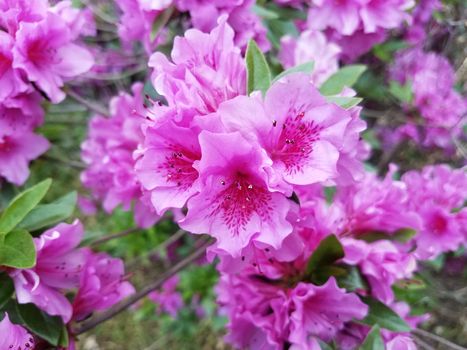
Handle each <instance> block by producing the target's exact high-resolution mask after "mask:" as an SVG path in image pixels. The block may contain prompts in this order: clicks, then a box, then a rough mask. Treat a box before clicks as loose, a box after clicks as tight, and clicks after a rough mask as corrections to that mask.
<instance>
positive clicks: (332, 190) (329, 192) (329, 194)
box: [324, 186, 337, 204]
mask: <svg viewBox="0 0 467 350" xmlns="http://www.w3.org/2000/svg"><path fill="white" fill-rule="evenodd" d="M336 191H337V188H336V186H328V187H324V196H325V197H326V202H327V203H328V204H331V203H332V202H333V200H334V195H335V194H336Z"/></svg>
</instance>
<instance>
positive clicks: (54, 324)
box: [17, 304, 65, 346]
mask: <svg viewBox="0 0 467 350" xmlns="http://www.w3.org/2000/svg"><path fill="white" fill-rule="evenodd" d="M17 309H18V313H19V315H20V317H21V319H22V320H23V322H24V324H25V325H26V327H27V328H28V329H29V330H30V331H31V332H33V333H34V334H37V335H38V336H39V337H41V338H42V339H44V340H46V341H48V342H49V343H50V344H52V345H55V346H57V345H58V344H59V343H60V340H61V336H62V332H63V329H64V327H65V326H64V324H63V321H62V319H61V317H58V316H49V315H47V314H46V313H45V312H43V311H41V310H39V309H38V308H37V306H35V305H34V304H18V305H17Z"/></svg>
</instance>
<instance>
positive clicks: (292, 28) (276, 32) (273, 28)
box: [265, 19, 298, 49]
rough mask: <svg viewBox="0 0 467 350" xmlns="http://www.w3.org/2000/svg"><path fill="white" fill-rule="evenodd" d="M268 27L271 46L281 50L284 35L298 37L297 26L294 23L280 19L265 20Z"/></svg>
mask: <svg viewBox="0 0 467 350" xmlns="http://www.w3.org/2000/svg"><path fill="white" fill-rule="evenodd" d="M265 23H266V26H267V27H268V35H267V37H268V39H269V41H270V42H271V44H272V45H273V46H274V47H275V48H277V49H279V48H280V47H281V41H280V40H281V38H282V37H283V36H284V35H291V36H293V37H298V30H297V26H296V25H295V23H294V22H293V21H284V20H280V19H271V20H265Z"/></svg>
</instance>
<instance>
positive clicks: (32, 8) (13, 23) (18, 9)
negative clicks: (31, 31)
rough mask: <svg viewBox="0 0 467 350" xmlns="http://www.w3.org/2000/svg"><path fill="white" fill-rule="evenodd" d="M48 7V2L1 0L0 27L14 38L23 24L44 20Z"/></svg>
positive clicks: (42, 0) (44, 0) (40, 0)
mask: <svg viewBox="0 0 467 350" xmlns="http://www.w3.org/2000/svg"><path fill="white" fill-rule="evenodd" d="M48 7H49V4H48V0H0V14H1V15H0V27H2V28H4V29H5V30H6V31H7V32H8V33H10V35H12V36H13V37H14V36H15V35H16V31H17V30H18V28H19V26H20V24H21V23H22V22H26V23H33V22H38V21H40V20H42V19H43V18H44V17H45V16H46V14H47V10H48Z"/></svg>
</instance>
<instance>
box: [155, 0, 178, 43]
mask: <svg viewBox="0 0 467 350" xmlns="http://www.w3.org/2000/svg"><path fill="white" fill-rule="evenodd" d="M174 9H175V7H174V6H170V7H168V8H167V9H165V10H164V11H163V12H162V13H160V14H159V15H158V16H157V18H156V20H155V21H154V23H153V24H152V28H151V35H150V40H151V41H154V40H155V39H156V38H157V37H158V35H159V33H160V31H161V29H162V27H163V26H164V25H166V24H167V21H168V20H169V19H170V17H172V14H173V12H174Z"/></svg>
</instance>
